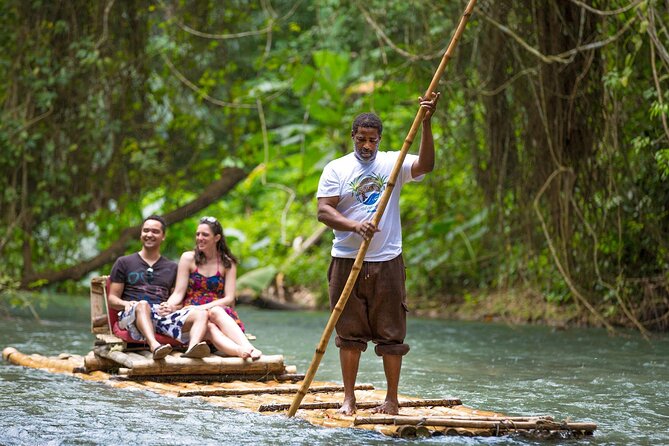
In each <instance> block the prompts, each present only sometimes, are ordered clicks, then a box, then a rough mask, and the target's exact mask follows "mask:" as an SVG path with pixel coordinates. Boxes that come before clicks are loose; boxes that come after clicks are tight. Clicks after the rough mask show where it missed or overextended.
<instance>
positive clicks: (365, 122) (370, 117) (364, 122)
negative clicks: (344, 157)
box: [351, 113, 383, 136]
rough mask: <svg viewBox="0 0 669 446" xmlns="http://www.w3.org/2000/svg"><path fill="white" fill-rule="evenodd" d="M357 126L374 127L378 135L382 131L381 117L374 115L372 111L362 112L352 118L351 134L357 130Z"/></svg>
mask: <svg viewBox="0 0 669 446" xmlns="http://www.w3.org/2000/svg"><path fill="white" fill-rule="evenodd" d="M358 127H365V128H371V129H376V130H378V131H379V136H381V133H383V124H382V123H381V118H379V117H378V116H376V115H375V114H374V113H362V114H360V115H358V116H356V118H355V119H354V120H353V125H352V126H351V136H353V135H355V134H356V132H357V131H358Z"/></svg>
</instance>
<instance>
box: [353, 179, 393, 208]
mask: <svg viewBox="0 0 669 446" xmlns="http://www.w3.org/2000/svg"><path fill="white" fill-rule="evenodd" d="M387 181H388V177H387V176H385V175H381V174H378V173H374V174H372V175H360V176H359V177H358V178H356V179H355V180H353V181H351V182H350V183H348V185H349V187H350V188H351V195H353V196H354V197H355V199H356V200H357V201H358V202H360V203H362V204H364V205H366V206H374V209H376V206H375V205H376V202H377V201H379V198H380V197H381V194H382V193H383V191H384V190H385V188H386V183H387ZM374 209H372V210H371V211H370V212H374Z"/></svg>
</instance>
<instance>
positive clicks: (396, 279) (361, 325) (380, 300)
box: [328, 254, 409, 356]
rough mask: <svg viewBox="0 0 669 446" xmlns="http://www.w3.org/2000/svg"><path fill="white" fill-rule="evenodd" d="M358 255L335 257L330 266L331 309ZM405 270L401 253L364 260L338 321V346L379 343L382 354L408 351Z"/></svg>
mask: <svg viewBox="0 0 669 446" xmlns="http://www.w3.org/2000/svg"><path fill="white" fill-rule="evenodd" d="M354 262H355V259H343V258H339V257H333V258H332V262H330V268H329V270H328V281H329V283H330V286H329V291H330V309H334V307H335V305H336V304H337V301H339V297H340V296H341V293H342V291H343V290H344V287H345V285H346V281H347V280H348V276H349V274H350V272H351V268H352V267H353V263H354ZM405 280H406V271H405V268H404V260H403V259H402V255H401V254H400V255H399V256H397V257H395V258H394V259H392V260H388V261H385V262H363V264H362V269H361V270H360V274H359V275H358V279H357V280H356V282H355V286H354V287H353V290H352V291H351V294H350V296H349V298H348V301H347V302H346V306H345V307H344V310H343V311H342V314H341V316H340V317H339V320H338V321H337V325H336V329H337V336H336V337H335V344H336V345H337V347H339V348H343V349H351V350H359V351H363V352H364V351H365V350H366V349H367V342H368V341H372V342H374V343H375V344H376V348H375V349H374V350H375V352H376V354H377V355H379V356H383V355H406V354H407V353H408V352H409V346H408V345H407V344H405V343H404V337H405V336H406V315H407V311H408V307H407V304H406V291H405V288H404V282H405Z"/></svg>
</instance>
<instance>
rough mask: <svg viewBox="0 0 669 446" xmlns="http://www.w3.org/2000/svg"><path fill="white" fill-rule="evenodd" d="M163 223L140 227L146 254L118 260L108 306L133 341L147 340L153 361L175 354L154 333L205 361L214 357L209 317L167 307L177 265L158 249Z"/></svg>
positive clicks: (153, 219)
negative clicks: (209, 341)
mask: <svg viewBox="0 0 669 446" xmlns="http://www.w3.org/2000/svg"><path fill="white" fill-rule="evenodd" d="M165 227H166V224H165V220H163V219H162V217H159V216H156V215H152V216H150V217H147V218H146V219H145V220H144V222H143V223H142V229H141V233H140V240H141V242H142V249H141V250H140V251H139V252H137V253H134V254H130V255H127V256H123V257H120V258H118V259H117V260H116V262H115V263H114V266H113V268H112V272H111V286H110V289H109V305H110V306H111V308H113V309H114V310H122V311H120V312H119V327H120V328H121V329H123V330H128V332H129V334H130V336H131V337H132V339H134V340H136V341H146V343H147V344H148V346H149V349H150V350H151V352H152V353H153V359H163V358H165V356H167V355H169V354H170V352H171V351H172V347H171V346H170V345H168V344H161V343H160V342H158V340H157V339H156V336H155V333H156V330H157V331H158V332H159V333H161V334H164V335H167V336H170V337H172V338H175V339H177V340H179V341H182V342H184V343H188V350H187V351H186V353H184V354H183V355H182V356H185V357H189V358H203V357H205V356H207V355H208V354H209V353H210V350H209V346H208V345H207V343H206V342H204V341H203V339H204V336H205V333H206V330H207V312H206V311H203V310H200V309H197V308H195V309H184V310H180V311H178V312H176V313H172V314H168V313H170V312H171V311H174V310H176V309H175V308H171V307H169V306H167V303H166V301H167V298H168V297H169V295H170V293H171V291H172V289H173V288H174V282H175V280H176V272H177V264H176V263H175V262H173V261H171V260H169V259H166V258H165V257H162V256H161V255H160V244H161V243H162V242H163V240H165Z"/></svg>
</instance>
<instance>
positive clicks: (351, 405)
mask: <svg viewBox="0 0 669 446" xmlns="http://www.w3.org/2000/svg"><path fill="white" fill-rule="evenodd" d="M355 411H356V407H355V399H351V400H349V399H344V402H343V403H342V404H341V407H340V408H339V409H338V410H337V413H340V414H342V415H353V414H354V413H355Z"/></svg>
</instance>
